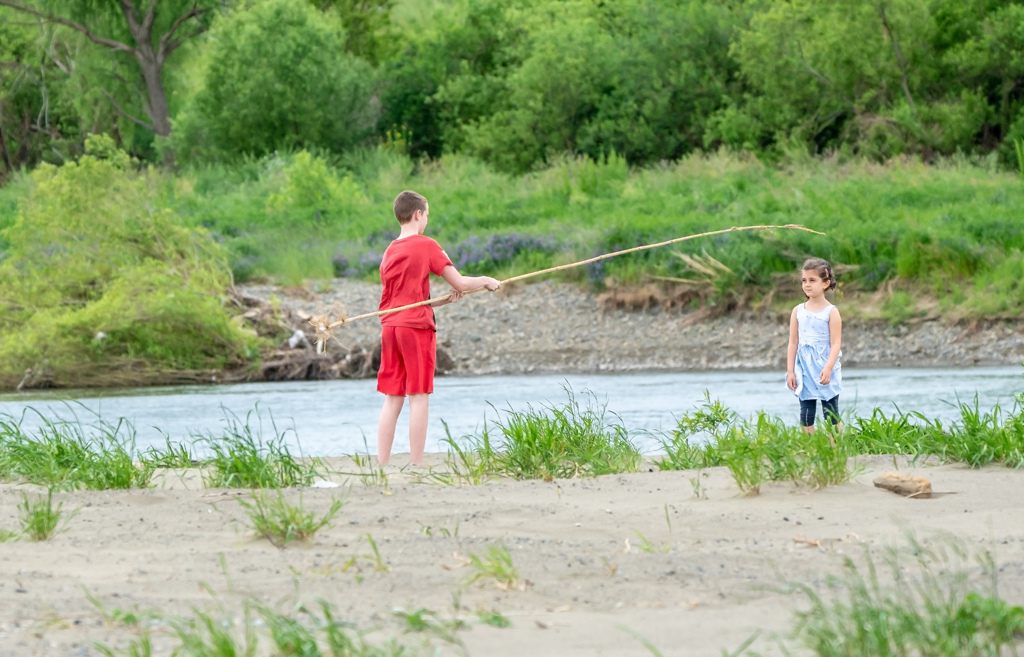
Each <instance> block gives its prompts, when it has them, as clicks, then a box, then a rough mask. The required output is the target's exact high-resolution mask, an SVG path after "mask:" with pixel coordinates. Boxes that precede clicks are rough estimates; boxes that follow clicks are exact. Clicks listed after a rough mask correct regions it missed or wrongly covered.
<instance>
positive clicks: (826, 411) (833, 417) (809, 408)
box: [800, 395, 839, 427]
mask: <svg viewBox="0 0 1024 657" xmlns="http://www.w3.org/2000/svg"><path fill="white" fill-rule="evenodd" d="M817 409H818V400H817V399H801V400H800V425H801V426H804V427H813V426H814V412H815V411H816V410H817ZM821 414H822V415H823V416H824V417H826V418H828V419H829V420H830V421H831V422H832V424H839V395H836V396H835V397H833V398H832V399H828V400H825V399H822V400H821Z"/></svg>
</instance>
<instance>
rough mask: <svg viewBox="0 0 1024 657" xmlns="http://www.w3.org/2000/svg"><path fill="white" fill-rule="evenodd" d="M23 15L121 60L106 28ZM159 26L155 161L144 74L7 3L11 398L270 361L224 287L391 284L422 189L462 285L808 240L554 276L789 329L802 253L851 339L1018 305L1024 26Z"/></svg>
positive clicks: (379, 15) (889, 3) (73, 7)
mask: <svg viewBox="0 0 1024 657" xmlns="http://www.w3.org/2000/svg"><path fill="white" fill-rule="evenodd" d="M25 1H26V2H27V3H28V5H29V6H30V7H32V8H34V9H36V10H38V11H40V12H42V14H43V15H44V16H45V14H46V13H47V12H57V13H61V12H64V13H62V14H61V15H62V16H64V17H65V18H68V19H69V20H71V21H80V22H82V23H84V24H87V26H88V27H89V28H90V29H91V30H93V32H94V33H96V34H100V35H103V36H106V37H109V38H113V39H118V40H122V41H126V42H127V41H130V40H131V34H130V30H129V29H128V27H127V23H126V22H125V15H124V13H123V12H121V11H120V10H119V9H118V8H117V7H116V6H114V5H113V4H109V5H108V4H106V3H96V2H94V1H93V0H73V1H71V2H56V1H51V0H25ZM0 4H2V3H0ZM135 5H136V6H137V8H139V11H142V9H141V8H142V7H143V5H144V3H140V2H138V0H136V2H135ZM155 6H156V7H157V10H156V11H157V14H156V16H155V20H154V25H155V26H156V28H157V29H156V32H155V34H156V35H157V36H159V35H160V34H163V33H165V32H167V31H168V30H173V29H174V27H173V26H174V25H175V24H176V22H175V21H176V17H187V18H188V20H186V21H185V22H184V23H182V25H184V26H186V27H187V28H188V29H182V30H181V31H179V32H177V33H176V36H177V37H178V38H180V41H181V43H180V47H178V48H177V49H175V50H174V51H173V52H172V53H171V54H170V56H168V57H167V59H166V62H164V64H163V68H162V72H161V83H162V85H163V89H164V91H165V92H166V98H167V107H168V112H169V116H170V124H171V125H172V128H173V129H172V130H171V133H170V135H169V136H167V137H157V136H156V135H154V133H153V131H152V130H148V129H146V128H145V127H144V126H143V125H142V123H145V121H142V122H140V121H138V120H134V119H138V117H144V116H146V115H147V113H149V111H150V109H151V108H150V106H149V105H148V104H147V103H149V102H150V99H151V97H150V95H149V94H150V91H149V90H148V89H147V87H146V85H145V84H143V81H142V77H141V74H140V68H139V66H138V65H137V62H136V61H135V59H133V57H132V56H130V55H128V54H126V53H124V52H116V51H112V50H111V49H110V48H108V47H105V46H103V45H102V44H97V43H95V42H93V41H91V40H90V39H89V38H87V37H86V36H85V35H83V33H82V32H81V31H76V30H75V29H72V28H71V27H69V26H68V25H67V24H66V23H65V24H61V23H59V22H54V21H50V20H45V18H40V17H39V16H36V15H32V14H29V13H25V12H23V11H16V10H14V9H12V8H10V7H5V6H0V181H2V183H3V185H2V187H0V268H2V271H3V272H4V273H5V276H4V280H3V281H0V289H2V290H3V295H4V296H3V298H2V299H0V303H3V304H5V305H4V317H3V319H0V323H2V326H3V337H2V338H0V346H2V348H0V356H3V357H4V363H5V365H4V367H5V368H6V370H5V372H6V373H5V374H4V376H6V377H8V380H12V379H11V377H17V376H18V373H19V372H20V371H21V370H22V369H23V368H24V367H30V366H32V365H35V364H39V363H43V362H49V363H51V364H52V363H57V362H66V363H72V362H75V363H89V364H91V365H89V367H84V366H83V368H82V369H83V371H84V370H86V369H90V368H92V369H95V364H96V363H99V362H105V363H108V365H109V367H108V371H114V370H116V369H117V368H118V367H120V368H122V369H124V368H129V369H131V367H135V366H139V367H142V366H141V365H139V364H140V363H142V364H148V365H146V367H149V366H154V367H162V368H171V369H193V368H203V367H219V366H224V365H225V364H230V363H241V362H243V361H246V360H247V359H248V358H249V357H248V356H247V354H250V353H253V349H256V348H258V347H259V345H257V344H256V343H254V342H252V341H251V339H250V338H248V337H246V336H244V335H243V334H241V333H240V332H239V331H238V330H237V329H236V328H234V325H233V324H232V323H231V320H230V313H229V311H228V309H227V306H226V305H225V303H224V299H223V298H222V295H223V294H224V292H225V290H226V289H227V288H228V287H229V286H230V282H231V281H232V279H233V280H234V281H235V282H239V281H245V280H252V279H261V278H269V279H273V280H276V281H278V282H281V283H286V284H296V283H302V282H304V281H309V280H314V279H326V278H329V277H331V276H356V277H365V278H368V279H373V278H374V277H375V276H376V269H377V264H378V263H379V259H380V254H381V253H382V252H383V249H384V248H385V246H386V244H387V243H388V241H389V240H390V239H391V237H392V236H393V235H394V234H395V232H396V226H395V224H394V221H393V218H392V217H391V216H390V204H391V200H392V199H393V197H394V195H395V193H396V192H397V191H398V190H401V189H405V188H414V189H417V190H418V191H421V192H422V193H424V194H426V195H427V196H428V198H429V199H430V200H431V203H432V213H431V216H432V222H431V229H430V230H431V233H432V235H434V236H435V237H437V238H438V239H440V240H441V241H442V243H443V244H444V245H445V246H446V248H447V249H448V251H449V253H451V254H453V256H454V257H455V258H456V260H457V264H458V266H459V267H460V268H465V269H467V270H469V271H470V272H471V273H488V274H493V275H498V276H504V275H512V274H518V273H523V272H524V271H528V270H531V269H535V268H540V267H544V266H549V265H552V264H560V263H563V262H569V261H572V260H575V259H579V258H584V257H588V256H591V255H594V254H596V253H603V252H606V251H609V250H614V249H621V248H626V247H630V246H635V245H638V244H642V243H648V242H650V241H654V240H660V239H666V238H670V237H675V236H679V235H681V234H686V233H694V232H701V231H704V230H713V229H716V228H722V227H727V226H731V225H739V224H755V223H756V224H760V223H802V224H805V225H807V226H809V227H812V228H815V229H818V230H821V231H823V232H826V233H827V234H828V237H827V238H814V237H810V236H805V235H787V234H779V235H767V236H766V235H757V236H754V235H749V234H743V235H732V236H725V237H722V238H718V239H713V240H707V241H705V242H701V243H697V242H694V243H688V244H687V245H685V246H684V247H682V248H681V249H679V250H661V251H655V252H647V253H644V254H638V255H636V256H629V257H623V258H616V259H613V260H610V261H608V262H607V263H604V264H602V265H601V266H595V267H590V268H587V269H585V270H573V271H570V272H569V273H567V274H565V275H564V277H565V278H567V279H569V280H574V281H578V282H581V283H586V284H590V285H594V286H597V287H601V286H606V285H617V284H623V283H626V284H628V283H637V282H644V281H649V280H651V279H652V277H663V278H677V279H678V278H682V279H687V280H689V281H690V283H688V285H690V286H691V287H693V286H696V287H697V288H699V289H700V290H701V292H700V294H699V295H698V296H699V298H698V299H697V300H696V301H695V303H702V304H705V305H713V306H716V307H718V308H721V309H731V308H737V307H752V306H757V307H761V308H763V309H768V310H771V309H773V308H775V309H779V308H782V307H784V306H786V305H787V304H789V303H791V302H792V301H794V300H799V290H798V289H796V288H795V286H794V284H793V282H792V278H793V276H792V274H791V272H792V271H793V269H794V268H795V267H796V266H797V265H798V263H799V262H800V261H802V259H803V258H805V257H806V256H808V255H816V256H821V257H825V258H828V259H830V260H832V261H834V262H835V263H836V264H837V266H839V267H840V269H841V271H842V272H843V273H842V276H841V278H842V281H843V284H844V288H843V293H844V294H845V295H847V298H848V299H849V300H850V301H851V302H852V301H853V300H855V299H856V303H852V304H850V305H851V312H853V313H854V314H857V313H859V314H861V315H863V316H865V317H884V318H886V319H889V320H890V321H893V322H900V321H912V320H914V319H915V318H919V317H926V316H932V317H945V318H953V319H958V318H964V317H971V318H977V317H1019V316H1020V313H1021V310H1022V308H1024V287H1022V285H1021V283H1020V278H1021V277H1020V272H1021V271H1022V270H1024V255H1022V252H1024V231H1021V230H1020V229H1019V228H1018V226H1019V217H1020V216H1021V203H1022V200H1024V199H1022V191H1021V182H1020V173H1021V172H1022V171H1024V87H1022V83H1024V56H1022V55H1021V54H1020V53H1022V52H1024V2H1021V1H1017V0H1011V1H1005V0H999V1H997V0H828V1H826V0H793V1H791V2H785V3H780V2H774V1H772V0H751V1H740V0H619V1H617V2H607V1H606V0H509V1H505V0H419V1H414V0H219V1H217V2H213V1H212V0H209V1H205V0H204V1H203V2H199V3H194V2H191V0H190V1H189V2H184V1H183V0H173V1H171V0H167V1H165V2H162V3H159V4H157V5H155ZM193 9H194V10H196V11H197V12H199V13H197V14H196V15H194V16H186V13H185V12H188V11H191V10H193ZM136 45H137V44H136ZM89 135H105V136H106V137H105V138H104V139H103V140H96V139H94V140H93V141H92V142H89ZM87 143H91V144H92V146H91V148H92V149H93V150H92V152H91V155H89V156H85V153H86V150H87V148H86V144H87ZM126 158H130V159H126ZM48 165H53V166H56V167H58V168H57V169H54V168H52V167H51V166H48ZM681 256H698V257H700V258H702V259H703V262H705V263H708V262H711V260H709V259H712V258H713V259H714V260H715V261H718V262H719V263H721V265H722V267H719V268H718V269H717V272H718V273H717V274H714V275H712V274H708V273H707V272H706V271H705V272H702V271H700V268H699V267H694V266H693V263H694V262H696V261H694V260H693V259H692V258H691V259H690V260H687V259H686V258H684V257H681ZM65 260H66V263H65V262H64V261H65ZM57 262H60V264H61V266H65V265H66V267H67V269H66V271H65V270H62V269H60V268H59V267H57V266H55V264H54V263H57ZM171 290H174V292H173V294H174V296H173V297H168V296H164V297H161V296H160V295H162V294H163V295H166V294H170V293H171V292H170V291H171ZM157 298H163V299H174V301H172V302H168V303H169V305H168V304H167V303H164V302H159V303H158V302H157V301H155V300H154V299H157ZM140 299H145V300H146V303H141V302H140V301H139V300H140ZM147 304H149V305H147ZM161 304H163V305H161ZM115 318H116V319H115ZM185 325H187V326H189V327H190V328H189V330H186V331H179V330H177V329H175V328H174V327H177V326H185ZM56 327H59V328H56ZM47 331H48V332H47ZM165 331H173V332H174V333H175V335H177V336H179V337H180V338H181V342H180V344H171V343H170V342H166V341H165V342H161V338H160V337H159V334H160V333H161V332H165ZM98 332H102V333H103V334H104V335H106V336H107V337H106V338H104V340H103V341H101V342H97V341H96V340H95V339H94V337H95V335H96V334H97V333H98ZM72 344H73V345H74V347H73V348H72V347H71V346H69V345H72ZM250 360H251V359H250ZM131 363H135V365H130V364H131ZM101 369H102V368H101ZM143 369H145V367H143Z"/></svg>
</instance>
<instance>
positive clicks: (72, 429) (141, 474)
mask: <svg viewBox="0 0 1024 657" xmlns="http://www.w3.org/2000/svg"><path fill="white" fill-rule="evenodd" d="M27 412H31V413H35V414H36V415H38V416H39V419H40V420H41V426H40V427H39V429H37V430H36V431H35V432H28V431H26V430H25V429H24V428H23V425H24V417H25V416H24V415H22V417H20V418H16V417H14V416H11V415H0V479H3V480H7V481H12V480H20V481H25V482H28V483H32V484H37V485H40V486H46V487H47V488H53V489H57V490H77V489H86V490H110V489H129V488H145V487H148V486H149V483H150V480H151V479H152V477H153V470H154V468H155V466H154V465H153V464H152V463H150V462H147V461H145V460H143V459H141V458H140V457H139V455H138V454H137V452H136V449H135V427H134V426H132V424H131V423H130V422H128V421H127V420H125V419H124V418H121V419H119V420H118V421H117V422H115V423H110V422H106V421H104V420H102V419H100V418H99V417H96V418H95V420H94V422H93V423H92V424H91V425H86V424H84V423H83V422H82V421H81V420H79V419H77V418H76V419H75V420H70V421H69V420H61V419H50V418H47V417H44V416H43V415H42V414H41V413H40V412H38V411H36V410H34V409H29V411H27Z"/></svg>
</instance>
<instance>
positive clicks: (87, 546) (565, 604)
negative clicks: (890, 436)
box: [0, 455, 1024, 657]
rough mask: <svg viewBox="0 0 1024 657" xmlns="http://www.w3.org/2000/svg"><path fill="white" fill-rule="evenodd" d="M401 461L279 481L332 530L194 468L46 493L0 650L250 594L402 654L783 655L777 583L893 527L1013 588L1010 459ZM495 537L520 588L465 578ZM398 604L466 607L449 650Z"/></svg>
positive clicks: (10, 518)
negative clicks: (383, 473)
mask: <svg viewBox="0 0 1024 657" xmlns="http://www.w3.org/2000/svg"><path fill="white" fill-rule="evenodd" d="M406 459H407V457H406V456H402V455H398V456H396V457H395V459H394V460H393V463H392V465H391V466H389V467H388V468H387V474H388V478H387V479H388V481H387V487H386V489H385V488H384V487H382V486H381V485H380V483H381V482H380V481H379V480H378V481H376V482H374V481H371V480H370V479H368V478H365V477H363V478H360V477H353V476H350V475H346V474H344V473H354V472H357V471H358V468H357V467H356V465H355V464H353V463H352V462H351V461H349V460H348V459H338V460H332V461H330V462H329V463H328V466H329V467H330V469H331V470H332V471H333V472H331V473H330V474H329V476H328V478H329V479H330V480H332V481H334V482H337V483H339V484H341V485H340V486H339V487H338V488H326V489H320V488H309V489H303V490H296V489H290V490H288V491H286V495H287V497H288V498H289V500H291V501H293V502H297V501H298V499H299V497H300V495H301V497H302V501H303V503H304V505H305V507H306V508H308V509H312V510H317V511H319V512H322V511H324V510H326V509H327V508H328V507H329V506H330V504H331V501H332V500H333V499H335V498H341V499H344V500H345V506H344V508H343V509H342V510H341V512H340V513H339V515H338V516H337V517H336V519H335V521H334V523H333V525H332V526H330V527H328V528H325V529H323V530H321V531H320V532H319V533H318V534H317V535H316V536H315V537H314V539H313V540H312V541H310V542H308V543H307V544H290V545H289V546H288V547H287V548H286V549H278V548H277V547H275V546H274V545H272V544H271V543H269V542H268V541H267V540H265V539H257V538H254V537H253V535H252V530H251V528H250V524H249V519H248V517H247V515H246V512H245V509H244V508H242V506H241V505H240V504H239V503H238V502H237V498H238V497H240V496H241V497H243V499H246V498H247V496H248V495H249V493H248V491H239V490H225V489H204V488H202V486H201V481H200V479H199V477H198V474H197V473H196V472H195V471H183V472H169V471H165V472H162V473H161V476H160V477H158V479H157V481H156V487H154V488H151V489H147V490H132V491H104V492H85V491H83V492H74V493H62V494H59V496H58V497H59V499H60V500H62V501H63V502H64V509H65V511H70V510H74V509H77V514H76V515H74V517H72V518H71V519H70V521H69V522H68V523H67V525H66V527H65V531H63V532H62V533H60V534H59V535H57V536H56V537H54V538H53V539H52V540H50V541H47V542H41V543H30V542H25V541H20V540H19V541H8V542H5V543H3V544H0V657H29V656H33V657H36V656H40V657H42V656H46V657H51V656H52V657H59V656H80V655H97V654H100V653H99V652H97V650H96V648H95V642H97V641H99V642H102V643H104V644H106V645H108V646H110V647H111V648H114V649H115V650H125V648H126V647H127V645H128V644H129V643H130V642H131V641H132V639H134V638H136V637H138V635H139V633H140V630H139V627H137V626H132V625H130V624H126V623H125V622H123V621H122V620H119V618H121V617H123V613H125V612H131V613H135V614H137V615H140V616H141V617H142V618H143V619H145V618H146V616H145V612H146V611H147V610H158V611H159V612H160V613H161V614H162V615H163V616H164V617H166V616H168V615H180V616H189V615H190V614H191V613H192V609H193V608H198V609H201V610H204V611H206V612H207V613H210V614H211V615H212V616H214V617H216V618H222V619H224V620H231V621H233V622H238V621H240V619H241V618H242V613H243V612H242V610H243V608H244V606H245V604H246V601H253V600H255V601H259V602H262V603H264V604H266V605H269V606H272V607H273V608H275V609H278V610H279V611H288V610H292V609H294V608H295V605H296V603H298V602H304V603H310V604H312V603H314V602H315V601H316V600H318V599H324V600H326V601H329V602H330V603H332V604H333V605H334V606H335V607H336V609H337V612H338V615H339V617H341V618H342V619H344V620H346V621H350V622H352V623H354V624H355V625H356V626H358V627H359V628H360V629H362V630H365V631H367V632H369V633H370V634H369V637H370V638H371V639H372V640H381V639H383V638H385V637H395V638H397V639H398V640H399V641H401V642H402V643H404V644H407V645H409V646H410V647H411V652H410V653H408V654H433V653H428V652H427V651H426V649H425V646H426V645H427V644H428V643H429V644H430V645H432V646H436V647H438V648H439V649H440V653H439V654H443V655H463V654H467V655H474V656H488V657H491V656H493V657H503V656H506V655H507V656H513V655H517V656H518V655H523V654H532V655H558V656H577V655H578V656H584V655H616V656H638V657H639V656H641V655H648V656H649V655H651V654H654V653H653V652H652V650H650V649H649V648H648V647H645V645H644V643H643V641H642V640H641V638H640V637H642V638H643V639H645V640H646V641H648V642H649V643H650V645H651V646H653V647H655V648H656V649H657V650H659V651H660V652H661V653H662V654H664V655H694V656H703V655H708V656H711V655H715V656H718V655H721V654H722V650H723V649H724V650H726V651H730V652H731V651H735V650H736V649H737V648H739V647H740V646H741V645H742V644H743V643H744V641H746V640H747V639H748V638H749V637H751V636H752V635H753V634H755V633H760V634H759V635H758V637H757V639H756V640H755V642H754V644H753V646H752V647H753V648H755V649H756V650H758V651H759V652H761V653H762V654H781V653H779V652H778V648H777V645H776V644H777V641H778V640H785V637H786V636H787V633H788V631H789V630H790V628H791V626H792V614H793V611H794V610H795V609H798V608H800V607H801V605H802V604H803V600H802V599H801V598H800V597H799V596H795V595H792V594H788V595H787V594H783V593H781V592H779V591H778V590H777V587H778V586H779V585H780V584H783V583H785V582H787V581H793V582H801V583H805V584H810V585H812V586H821V584H822V582H823V577H824V575H825V574H826V573H830V572H837V571H838V569H839V557H840V556H841V555H844V554H848V555H852V556H855V557H858V558H859V557H860V556H862V555H863V549H864V548H865V547H869V548H871V549H873V550H874V549H876V548H877V549H880V548H882V547H884V546H887V545H897V546H899V545H906V541H905V532H907V531H908V530H910V531H912V532H913V533H914V534H915V536H916V537H917V538H918V539H921V540H924V541H933V540H938V539H937V537H938V536H940V535H941V534H943V533H949V534H951V535H953V536H955V537H959V538H961V539H963V541H965V543H966V544H967V545H968V546H969V547H970V548H972V549H974V550H988V551H991V552H992V554H993V555H994V556H995V558H996V561H997V563H998V565H999V567H1000V572H999V577H1000V581H999V586H1000V594H1001V596H1002V597H1003V598H1004V599H1005V600H1007V601H1009V602H1011V603H1013V604H1021V603H1022V602H1024V507H1022V506H1021V504H1020V491H1021V490H1022V487H1024V472H1020V471H1013V470H1008V469H1006V468H1002V467H988V468H985V469H982V470H970V469H968V468H966V467H964V466H961V465H927V466H925V465H922V464H920V463H919V464H917V465H912V464H909V463H907V462H905V461H904V460H900V459H897V460H894V459H893V458H892V457H862V458H860V459H858V463H859V465H860V466H861V468H862V470H861V471H860V473H859V474H858V475H857V476H856V478H855V479H854V480H853V481H851V482H849V483H847V484H844V485H841V486H837V487H833V488H827V489H824V490H818V491H815V490H810V489H808V488H806V487H798V486H795V485H794V484H792V483H775V484H770V485H767V486H765V487H763V488H762V490H761V494H760V495H758V496H756V497H751V498H743V497H740V496H739V494H738V491H737V489H736V486H735V484H734V483H733V481H732V479H731V477H730V476H729V473H728V471H727V470H725V469H724V468H715V469H709V470H706V471H704V472H703V473H702V474H700V473H697V472H660V471H658V470H657V469H656V468H650V469H649V471H647V472H641V473H637V474H628V475H611V476H604V477H598V478H593V479H574V480H556V481H551V482H544V481H495V482H491V483H488V484H485V485H480V486H452V485H438V484H436V483H429V482H428V481H427V480H428V479H429V472H431V471H434V472H436V471H440V470H442V469H443V457H442V456H440V455H431V456H429V457H428V464H429V465H430V466H431V468H429V469H420V470H419V471H418V473H413V472H411V471H410V469H409V468H403V467H402V465H403V463H406V462H407V461H406ZM894 463H896V464H897V465H899V466H900V469H901V471H904V472H907V473H910V474H915V475H922V476H926V477H928V478H929V479H930V480H931V481H932V484H933V487H934V489H935V491H937V492H939V493H941V494H939V495H937V496H936V497H934V498H933V499H927V500H917V499H905V498H902V497H900V496H898V495H895V494H892V493H888V492H885V491H882V490H880V489H877V488H875V487H873V486H872V483H871V481H872V479H873V478H874V477H875V476H878V474H879V473H882V472H886V471H889V470H892V469H893V466H894ZM696 481H699V482H700V483H699V487H698V486H695V484H694V482H696ZM367 483H370V484H374V485H366V484H367ZM698 488H699V490H698ZM38 490H39V489H38V488H35V487H31V486H21V485H10V484H5V485H3V486H0V528H4V529H8V530H15V529H16V528H17V526H18V509H17V505H18V503H19V502H20V500H21V493H22V492H28V493H29V494H35V493H38ZM698 493H699V495H698ZM705 498H706V499H705ZM367 536H370V537H372V540H373V542H374V543H375V544H376V546H377V548H378V549H379V553H380V561H379V562H378V561H377V560H376V559H375V558H374V557H373V551H372V547H371V545H370V543H369V541H368V539H367ZM794 539H797V540H794ZM800 539H807V541H810V542H814V541H818V542H819V543H820V544H818V545H815V544H808V543H807V542H801V541H800ZM502 541H503V542H504V543H505V544H506V545H507V546H508V547H509V549H510V553H511V555H512V558H513V562H514V565H515V567H516V568H517V569H518V571H519V574H520V576H521V578H522V580H523V582H524V584H523V585H522V587H521V588H514V589H512V590H501V589H500V588H498V587H497V586H495V585H494V583H493V582H488V581H479V582H476V583H474V584H471V585H468V586H467V585H465V582H466V580H467V578H468V576H469V575H470V572H471V568H470V567H468V566H466V565H465V564H466V560H467V557H468V555H471V554H483V553H485V552H486V549H487V546H488V545H495V544H498V543H499V542H502ZM378 566H379V567H378ZM385 568H386V570H385ZM820 590H821V591H824V589H823V588H822V589H820ZM460 592H461V593H460ZM90 597H92V598H93V599H94V600H95V601H96V602H95V603H94V602H90V599H89V598H90ZM456 601H457V605H458V606H456ZM396 608H401V609H404V610H406V611H415V610H418V609H428V610H430V611H432V612H433V613H434V614H436V615H437V617H438V618H440V619H452V618H455V617H459V618H462V619H464V620H465V622H466V625H467V627H466V629H464V630H461V631H458V632H457V633H456V636H457V638H458V640H459V641H461V643H462V645H461V646H460V645H455V644H451V643H446V642H443V641H440V640H438V639H437V638H436V637H431V636H430V635H427V634H418V633H406V634H403V628H404V627H405V623H404V621H402V620H401V618H399V617H398V616H397V615H396V614H395V613H394V610H395V609H396ZM481 610H489V611H496V612H500V613H501V614H502V615H504V616H505V617H507V618H508V619H509V620H510V621H511V623H512V625H511V627H509V628H504V629H499V628H495V627H490V626H487V625H485V624H483V623H481V622H480V621H479V618H478V616H477V612H478V611H481ZM118 612H121V616H118ZM140 625H141V626H142V627H150V628H151V630H152V632H153V646H154V650H153V654H161V655H166V654H168V653H169V652H170V650H171V649H172V648H173V647H174V646H176V645H177V641H176V639H175V637H174V636H173V634H172V633H171V632H170V631H169V629H168V627H167V624H166V621H165V620H161V619H157V620H143V621H142V622H141V623H140ZM261 645H262V646H263V648H262V650H264V651H265V650H266V648H267V646H266V644H265V643H264V644H261ZM787 645H788V647H789V648H790V649H791V650H793V649H797V648H799V646H798V645H795V644H794V642H793V641H788V643H787ZM118 654H126V653H118ZM261 654H266V653H265V652H264V653H261ZM795 654H800V651H799V650H796V652H795Z"/></svg>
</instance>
